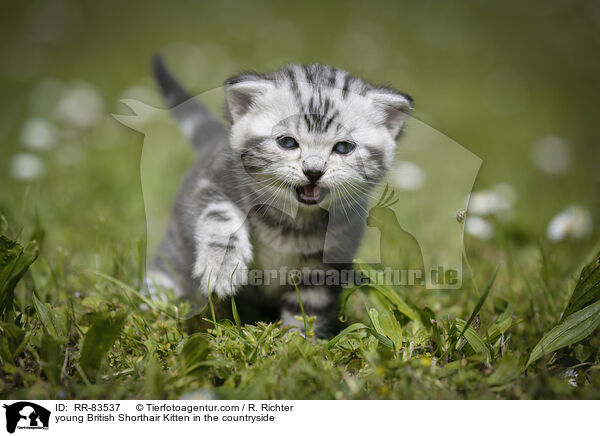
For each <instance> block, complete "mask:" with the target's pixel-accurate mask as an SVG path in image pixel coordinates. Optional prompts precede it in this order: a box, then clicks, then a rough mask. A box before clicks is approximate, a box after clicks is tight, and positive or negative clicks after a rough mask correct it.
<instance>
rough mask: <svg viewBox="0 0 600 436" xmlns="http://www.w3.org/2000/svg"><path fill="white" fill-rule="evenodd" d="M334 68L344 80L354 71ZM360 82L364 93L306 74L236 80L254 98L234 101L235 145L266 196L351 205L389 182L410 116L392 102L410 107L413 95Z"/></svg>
mask: <svg viewBox="0 0 600 436" xmlns="http://www.w3.org/2000/svg"><path fill="white" fill-rule="evenodd" d="M298 71H306V70H304V69H302V70H298ZM327 71H328V73H329V74H331V75H332V76H331V77H333V75H334V74H336V78H339V80H340V81H341V78H345V77H347V76H344V74H347V73H345V72H339V71H337V70H332V69H329V70H327ZM295 77H296V76H295ZM345 80H347V79H345ZM353 80H355V81H357V82H356V83H354V90H355V91H356V92H353V90H351V89H344V87H343V86H340V87H335V86H325V85H324V84H322V83H321V84H315V83H308V81H302V77H298V81H291V80H284V79H281V78H279V79H277V78H276V79H275V80H272V79H264V78H263V79H262V80H251V81H249V82H240V83H238V84H236V85H234V87H236V86H237V88H238V89H242V90H243V94H242V95H243V97H246V98H248V100H246V101H245V103H246V104H247V106H246V107H245V108H244V110H243V111H241V112H238V113H235V109H233V111H232V103H231V102H232V100H231V98H229V100H228V104H229V109H230V113H231V118H232V121H233V125H232V130H231V142H232V147H233V149H234V150H235V151H237V152H238V153H239V154H240V157H241V160H242V164H243V166H244V168H245V169H246V171H247V172H248V174H250V175H251V176H252V178H253V180H255V182H256V184H257V186H256V187H255V188H256V189H261V190H262V191H261V197H262V198H261V202H265V203H269V202H270V203H271V204H277V205H279V206H281V204H282V203H283V204H293V203H295V202H296V203H297V204H299V205H301V206H302V207H306V208H311V207H315V206H316V205H320V206H322V207H325V208H329V207H331V206H333V207H337V208H343V209H344V210H345V211H349V210H351V209H352V208H353V204H354V203H356V202H357V201H359V200H360V199H361V198H364V197H366V196H367V195H368V192H369V191H370V190H371V188H372V187H374V185H375V184H376V183H378V182H379V181H381V180H382V178H383V177H384V175H385V173H386V171H387V169H388V168H389V166H390V164H391V162H392V160H393V156H394V149H395V146H396V142H395V136H396V135H397V133H398V131H399V130H400V127H401V123H402V122H403V120H404V116H405V115H406V111H399V110H398V109H395V108H393V107H391V106H390V105H389V102H392V103H395V104H396V107H397V106H398V103H401V105H400V107H401V108H402V109H405V108H406V109H408V108H409V107H410V101H409V100H408V99H406V97H405V96H403V95H401V94H395V93H391V92H390V91H388V90H385V91H382V90H380V89H374V88H372V89H369V88H367V86H368V85H366V84H364V83H363V82H358V79H353ZM332 81H333V80H332ZM330 83H331V82H330ZM327 85H329V83H328V84H327ZM347 88H350V87H347ZM249 90H250V91H249ZM231 95H232V92H231V88H230V89H228V97H231ZM235 97H237V98H240V95H234V98H235ZM382 98H383V100H384V101H382ZM238 102H239V100H238V101H235V100H234V104H235V103H238ZM403 105H404V106H403ZM391 118H393V121H392V123H390V119H391Z"/></svg>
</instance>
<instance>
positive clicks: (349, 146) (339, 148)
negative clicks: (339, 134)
mask: <svg viewBox="0 0 600 436" xmlns="http://www.w3.org/2000/svg"><path fill="white" fill-rule="evenodd" d="M355 148H356V145H355V144H353V143H352V142H348V141H340V142H338V143H337V144H335V145H334V146H333V151H335V152H336V153H339V154H348V153H350V152H351V151H352V150H354V149H355Z"/></svg>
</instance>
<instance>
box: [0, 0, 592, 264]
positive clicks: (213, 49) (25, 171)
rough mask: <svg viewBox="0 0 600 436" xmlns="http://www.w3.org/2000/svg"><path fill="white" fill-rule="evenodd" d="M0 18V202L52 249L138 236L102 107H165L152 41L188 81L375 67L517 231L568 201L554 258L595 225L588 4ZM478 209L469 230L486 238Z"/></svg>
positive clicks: (143, 10)
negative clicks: (466, 159) (128, 102)
mask: <svg viewBox="0 0 600 436" xmlns="http://www.w3.org/2000/svg"><path fill="white" fill-rule="evenodd" d="M0 22H1V25H0V57H1V63H0V96H1V101H2V104H1V105H0V144H1V147H2V152H1V156H2V159H1V160H0V213H2V214H4V215H5V216H6V217H7V219H8V221H9V223H11V226H12V227H13V228H14V227H15V226H16V227H17V228H21V227H22V228H25V227H26V226H27V225H30V224H31V223H32V222H33V221H34V219H35V217H36V216H37V217H38V219H39V220H40V221H41V223H42V225H43V227H44V228H45V229H46V231H47V240H46V244H45V248H44V250H45V251H46V252H47V253H46V254H47V255H48V256H50V257H54V256H55V254H56V253H57V250H60V251H61V252H62V253H63V254H64V253H66V254H68V255H69V256H70V259H71V260H70V262H71V263H72V264H73V265H78V266H93V267H95V268H98V269H103V268H104V266H105V265H104V264H103V263H104V262H109V263H113V262H117V260H115V257H120V256H128V254H125V253H135V252H136V249H137V248H136V241H138V240H140V239H143V237H144V232H145V221H144V206H143V200H142V191H141V186H140V170H139V163H140V153H141V146H142V142H143V137H142V135H141V134H140V133H137V132H134V131H133V130H130V129H128V128H127V127H125V126H123V125H121V124H119V123H118V122H117V121H116V120H114V119H113V118H112V116H111V115H110V114H112V113H121V114H122V113H128V109H127V108H126V107H125V106H124V105H122V104H121V103H119V99H121V98H124V97H129V98H137V99H140V100H142V101H145V102H146V103H148V104H152V105H155V106H162V103H161V100H160V98H159V97H158V95H157V94H156V90H155V86H154V83H153V81H152V78H151V77H150V61H151V58H152V56H153V55H154V54H155V53H157V52H161V53H163V54H164V56H165V57H166V59H167V60H168V62H169V64H170V65H171V67H172V69H173V70H174V71H175V72H177V75H178V76H179V77H180V78H181V79H182V81H183V82H184V83H185V84H186V85H187V86H188V88H189V89H190V91H191V92H192V93H194V94H199V93H202V92H204V91H207V90H210V89H213V88H216V87H219V86H221V85H222V83H223V81H224V80H225V79H226V78H227V77H229V76H231V75H234V74H236V73H238V72H240V71H242V70H247V69H252V70H257V71H269V70H273V69H275V68H277V67H279V66H281V65H283V64H285V63H289V62H294V63H312V62H322V63H326V64H331V65H333V66H337V67H340V68H344V69H347V70H348V71H350V72H352V73H355V74H357V75H359V76H362V77H363V78H365V79H367V80H369V81H373V82H381V83H389V84H391V85H393V86H394V87H396V88H398V89H400V90H401V91H404V92H406V93H408V94H410V95H411V96H412V97H413V98H414V99H415V102H416V103H415V111H414V113H413V115H414V117H416V118H418V119H420V120H421V121H423V122H425V123H427V124H429V125H430V126H432V127H434V128H435V129H437V130H439V131H441V132H443V133H445V134H446V135H448V136H449V137H450V138H452V139H454V140H455V141H457V142H458V143H460V144H461V145H463V146H464V147H466V148H467V149H469V150H470V151H472V152H473V153H475V154H476V155H478V156H479V157H480V158H481V159H482V160H483V166H482V168H481V170H480V172H479V175H478V178H477V180H476V185H475V187H476V190H479V191H481V190H486V189H488V188H490V187H492V186H496V185H497V184H498V183H501V184H502V185H501V186H502V187H503V188H502V189H503V190H504V192H505V193H506V191H507V189H508V191H509V192H510V195H509V196H510V197H511V205H510V207H511V214H510V217H509V218H508V219H505V220H504V221H503V224H502V226H503V229H505V231H506V232H508V233H510V234H511V235H512V236H514V239H515V240H517V241H521V243H523V244H525V245H527V244H528V243H529V242H531V243H533V242H536V241H538V240H542V241H545V242H547V240H548V234H547V229H548V224H549V222H550V221H551V220H552V218H553V217H554V216H556V214H557V213H559V212H561V211H562V210H564V209H565V208H567V207H568V206H569V205H579V206H581V207H580V208H578V209H577V213H576V214H575V217H573V216H570V217H569V216H567V218H569V219H571V220H574V221H572V222H570V223H569V222H567V224H565V225H567V227H564V226H563V227H564V228H562V230H563V231H562V233H561V234H560V235H559V236H560V238H559V239H565V241H564V242H560V243H559V244H565V247H566V249H567V251H568V253H569V256H566V257H565V258H566V259H569V260H570V261H572V262H573V264H579V263H580V262H582V261H583V260H584V258H585V256H586V255H587V254H588V253H589V250H590V249H591V248H592V246H593V245H594V244H593V241H595V240H597V236H598V227H599V226H598V217H599V216H600V204H599V201H598V199H599V195H598V188H599V185H600V171H599V170H598V164H599V161H600V150H599V147H598V130H597V124H598V103H599V101H600V86H598V82H599V81H600V74H599V73H600V57H599V56H597V54H598V52H599V50H598V49H599V48H600V47H599V46H600V32H599V29H600V3H599V2H567V1H544V2H541V1H540V2H486V3H485V4H484V3H478V2H452V3H450V2H428V1H425V2H418V3H416V2H392V1H372V2H358V1H357V2H335V3H334V2H322V1H319V2H316V1H305V2H293V3H292V2H286V3H283V2H276V1H254V2H234V1H222V2H199V1H194V2H193V1H182V2H173V3H166V2H159V1H150V2H144V3H133V2H90V1H84V2H81V1H64V0H60V1H31V2H20V3H16V2H15V3H10V4H6V3H5V4H4V5H3V13H2V17H1V18H0ZM160 177H179V174H177V172H176V171H175V170H174V171H173V174H161V175H160ZM507 187H508V188H507ZM484 192H486V193H489V192H488V191H484ZM484 214H485V211H484ZM484 219H486V220H488V221H486V222H489V223H491V224H493V223H494V219H495V218H494V217H491V218H487V217H484ZM478 225H479V227H477V226H475V227H473V229H472V231H471V232H470V233H471V234H472V237H471V239H469V240H468V244H482V242H480V241H479V240H478V238H477V236H478V237H479V238H480V239H488V238H492V237H494V236H493V235H490V234H489V232H485V229H483V230H484V231H482V229H481V222H479V223H478ZM569 226H571V227H569ZM467 230H468V229H467ZM570 236H572V237H573V238H570ZM570 239H572V240H570ZM565 269H567V268H566V267H565Z"/></svg>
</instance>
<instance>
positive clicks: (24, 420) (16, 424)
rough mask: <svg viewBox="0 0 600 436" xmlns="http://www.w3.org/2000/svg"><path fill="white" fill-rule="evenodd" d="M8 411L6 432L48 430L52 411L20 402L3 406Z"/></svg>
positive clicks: (26, 402) (27, 402)
mask: <svg viewBox="0 0 600 436" xmlns="http://www.w3.org/2000/svg"><path fill="white" fill-rule="evenodd" d="M3 407H4V408H5V409H6V431H7V432H9V433H14V432H15V430H16V429H17V428H18V429H28V430H35V429H43V430H47V429H48V424H49V423H50V411H49V410H48V409H45V408H44V407H42V406H38V405H37V404H35V403H30V402H29V401H19V402H18V403H13V404H10V405H6V404H5V405H4V406H3Z"/></svg>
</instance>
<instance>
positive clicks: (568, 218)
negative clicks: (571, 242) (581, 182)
mask: <svg viewBox="0 0 600 436" xmlns="http://www.w3.org/2000/svg"><path fill="white" fill-rule="evenodd" d="M592 228H593V220H592V214H591V212H590V211H589V210H588V209H587V208H585V207H584V206H579V205H574V206H569V207H567V208H566V209H563V210H562V211H561V212H560V213H558V214H557V215H556V216H555V217H554V218H552V219H551V220H550V223H549V224H548V228H547V229H546V235H547V237H548V239H550V240H551V241H560V240H562V239H565V238H573V239H581V238H584V237H586V236H588V235H589V234H590V233H592Z"/></svg>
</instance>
